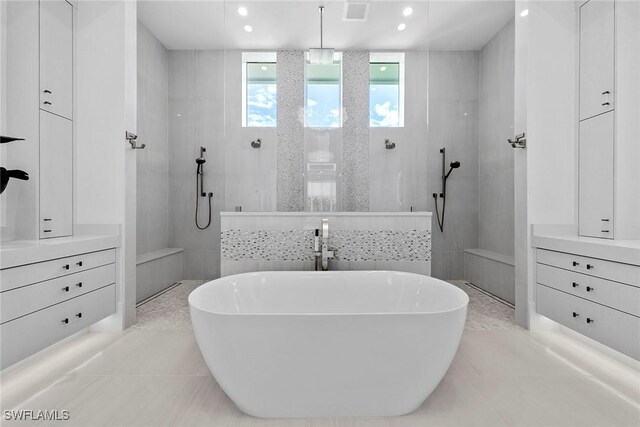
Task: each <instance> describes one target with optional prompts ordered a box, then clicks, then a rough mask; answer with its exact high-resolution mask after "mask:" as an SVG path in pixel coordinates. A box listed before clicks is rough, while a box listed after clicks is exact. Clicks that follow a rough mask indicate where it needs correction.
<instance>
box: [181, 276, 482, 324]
mask: <svg viewBox="0 0 640 427" xmlns="http://www.w3.org/2000/svg"><path fill="white" fill-rule="evenodd" d="M363 272H379V273H394V274H403V275H410V276H420V277H426V278H429V279H433V280H437V281H439V282H443V283H445V284H446V285H448V286H450V287H451V288H453V289H454V291H453V292H456V293H458V294H459V295H462V296H463V303H462V304H460V305H457V306H456V307H454V308H450V309H446V310H438V311H382V312H377V311H368V312H360V313H359V312H345V313H318V312H295V313H291V312H283V313H265V312H255V313H224V312H219V311H214V310H209V309H206V308H202V307H201V306H199V305H198V304H196V303H194V300H195V299H196V298H197V296H198V295H197V294H196V292H198V290H199V289H200V288H201V287H203V286H206V285H209V286H215V285H212V284H213V283H214V282H216V281H218V280H220V281H222V280H224V279H229V278H233V277H238V276H248V275H259V274H264V273H278V274H295V273H313V274H327V273H329V274H335V273H363ZM221 283H222V282H221ZM219 285H221V284H219ZM188 302H189V308H190V309H195V310H199V311H201V312H204V313H208V314H211V315H217V316H243V317H245V316H254V317H255V316H268V317H273V316H287V317H289V316H322V317H325V316H332V317H335V316H424V315H436V314H447V313H453V312H456V311H459V310H462V309H465V310H467V309H468V306H469V295H467V293H466V292H465V291H463V290H462V289H460V288H459V287H457V286H455V285H453V284H451V283H449V282H447V281H445V280H442V279H437V278H435V277H431V276H425V275H424V274H417V273H410V272H405V271H394V270H353V271H339V270H331V271H252V272H245V273H238V274H232V275H229V276H224V277H220V278H218V279H214V280H210V281H208V282H205V283H203V284H201V285H200V286H198V287H197V288H196V289H194V290H193V291H191V292H190V293H189V297H188Z"/></svg>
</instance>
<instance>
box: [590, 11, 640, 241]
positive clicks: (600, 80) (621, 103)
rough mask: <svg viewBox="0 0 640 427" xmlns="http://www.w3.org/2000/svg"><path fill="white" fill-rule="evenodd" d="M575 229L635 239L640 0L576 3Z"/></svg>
mask: <svg viewBox="0 0 640 427" xmlns="http://www.w3.org/2000/svg"><path fill="white" fill-rule="evenodd" d="M579 17H580V34H579V35H580V49H579V55H580V61H579V67H580V70H579V85H580V91H579V97H580V102H579V142H578V150H579V153H578V175H579V181H578V219H579V221H578V222H579V224H578V225H579V227H578V229H579V234H580V235H581V236H585V237H598V238H606V239H624V240H637V239H640V191H638V187H639V186H640V167H638V165H640V84H639V83H638V75H640V53H639V52H640V26H639V25H638V22H640V4H639V3H638V2H628V1H618V0H589V1H587V2H584V3H583V4H582V5H581V6H580V7H579Z"/></svg>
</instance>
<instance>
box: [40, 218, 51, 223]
mask: <svg viewBox="0 0 640 427" xmlns="http://www.w3.org/2000/svg"><path fill="white" fill-rule="evenodd" d="M42 220H43V221H45V222H47V221H51V218H43V219H42Z"/></svg>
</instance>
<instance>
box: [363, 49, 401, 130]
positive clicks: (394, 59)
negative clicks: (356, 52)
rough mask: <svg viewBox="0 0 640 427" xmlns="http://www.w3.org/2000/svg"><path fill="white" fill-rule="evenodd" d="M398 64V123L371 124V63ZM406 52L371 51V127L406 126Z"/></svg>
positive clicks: (392, 127) (391, 127)
mask: <svg viewBox="0 0 640 427" xmlns="http://www.w3.org/2000/svg"><path fill="white" fill-rule="evenodd" d="M372 64H380V65H382V64H398V124H397V125H396V126H371V65H372ZM404 109H405V53H404V52H371V53H370V54H369V108H368V112H369V128H371V129H389V128H390V129H396V128H403V127H405V123H404Z"/></svg>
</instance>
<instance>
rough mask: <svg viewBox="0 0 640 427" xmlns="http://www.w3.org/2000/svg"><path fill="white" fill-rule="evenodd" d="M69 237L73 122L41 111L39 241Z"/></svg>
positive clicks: (71, 217) (71, 227)
mask: <svg viewBox="0 0 640 427" xmlns="http://www.w3.org/2000/svg"><path fill="white" fill-rule="evenodd" d="M72 233H73V126H72V121H71V120H69V119H66V118H64V117H60V116H57V115H55V114H52V113H49V112H46V111H40V238H50V237H61V236H70V235H71V234H72Z"/></svg>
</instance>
